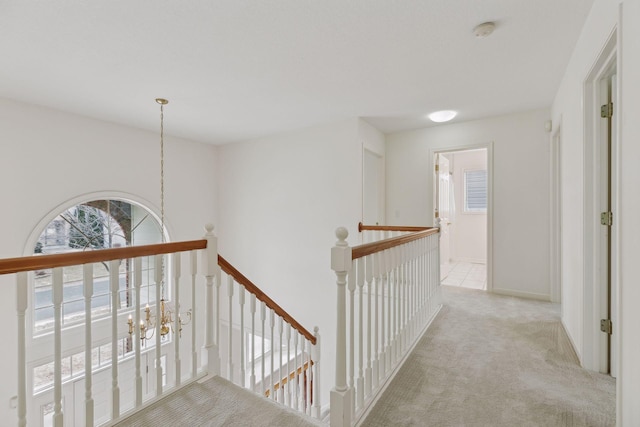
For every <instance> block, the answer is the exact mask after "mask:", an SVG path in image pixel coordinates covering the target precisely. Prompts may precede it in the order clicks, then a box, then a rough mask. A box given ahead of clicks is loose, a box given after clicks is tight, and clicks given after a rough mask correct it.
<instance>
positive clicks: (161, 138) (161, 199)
mask: <svg viewBox="0 0 640 427" xmlns="http://www.w3.org/2000/svg"><path fill="white" fill-rule="evenodd" d="M156 102H157V103H158V104H160V234H161V235H162V243H165V235H164V106H165V105H167V104H168V103H169V101H167V100H166V99H163V98H156ZM160 268H161V269H162V279H161V282H160V286H161V291H162V294H161V298H162V299H164V297H165V295H164V293H165V292H164V287H165V286H164V285H165V280H164V256H163V257H162V261H161V267H160Z"/></svg>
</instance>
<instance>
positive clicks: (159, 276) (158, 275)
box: [154, 255, 164, 396]
mask: <svg viewBox="0 0 640 427" xmlns="http://www.w3.org/2000/svg"><path fill="white" fill-rule="evenodd" d="M163 263H164V257H163V256H162V255H156V256H155V267H154V276H155V282H156V320H155V322H156V324H155V328H156V331H155V332H154V335H155V339H156V348H155V358H156V371H155V372H156V396H162V348H161V345H162V343H161V339H162V335H161V334H160V329H161V327H162V322H161V321H160V319H162V301H161V300H162V298H163V295H162V293H161V290H162V282H163V280H164V277H163V274H164V271H163V270H164V268H163V265H164V264H163Z"/></svg>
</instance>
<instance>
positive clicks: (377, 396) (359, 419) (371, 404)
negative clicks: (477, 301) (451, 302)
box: [353, 304, 442, 427]
mask: <svg viewBox="0 0 640 427" xmlns="http://www.w3.org/2000/svg"><path fill="white" fill-rule="evenodd" d="M441 309H442V304H440V305H439V306H438V308H437V309H436V311H435V312H434V313H433V314H432V315H431V317H430V318H429V320H428V321H427V324H426V325H425V327H424V328H423V330H422V332H420V334H419V335H418V337H417V338H416V340H415V341H414V342H413V344H412V345H411V347H410V348H409V349H408V350H407V351H406V353H405V354H404V355H403V356H402V360H401V361H400V363H398V364H397V365H396V366H395V368H393V371H392V372H391V374H389V376H388V377H387V378H386V379H385V380H384V384H383V385H382V387H380V388H379V389H378V391H377V392H376V394H375V396H373V398H372V399H370V400H369V402H368V404H367V408H366V409H365V410H364V411H363V412H362V413H361V414H359V415H356V418H355V420H354V423H353V425H354V426H356V427H357V426H359V425H360V424H361V423H362V422H363V421H364V420H365V419H366V418H367V416H368V415H369V413H370V412H371V410H372V409H373V407H374V406H376V403H378V400H379V399H380V397H382V395H383V394H384V392H385V390H386V389H387V388H388V387H389V384H391V381H393V379H394V378H395V377H396V374H397V373H398V371H399V370H400V368H401V367H402V366H403V365H404V362H406V361H407V358H408V357H409V355H410V354H411V353H412V352H413V350H414V349H415V348H416V345H418V342H420V340H421V339H422V337H423V336H424V334H425V333H426V332H427V330H429V326H431V324H432V323H433V321H434V320H435V318H436V316H437V315H438V313H440V310H441Z"/></svg>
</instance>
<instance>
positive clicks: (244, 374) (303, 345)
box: [216, 256, 321, 418]
mask: <svg viewBox="0 0 640 427" xmlns="http://www.w3.org/2000/svg"><path fill="white" fill-rule="evenodd" d="M218 260H219V265H220V268H221V270H222V272H223V273H225V274H226V276H227V277H226V283H227V287H226V289H224V290H223V292H224V295H221V296H219V298H216V300H218V301H223V300H226V301H227V308H226V313H224V314H225V319H224V320H223V323H225V327H224V329H225V331H223V332H224V333H225V334H226V336H225V337H223V340H221V341H220V345H221V350H222V352H221V355H222V357H223V359H224V360H223V363H222V367H223V368H222V372H221V375H222V376H223V377H224V378H226V379H228V380H229V381H231V382H235V383H236V384H238V385H240V386H242V387H245V388H247V389H250V390H252V391H254V392H256V393H261V394H262V395H264V396H266V397H268V398H270V399H272V400H274V401H277V402H278V403H281V404H283V405H285V406H288V407H290V408H292V409H294V410H297V411H300V412H302V413H305V414H307V415H309V416H313V417H315V418H320V415H321V405H320V388H319V387H320V371H319V370H320V336H319V333H318V328H317V327H316V328H315V329H314V333H313V334H312V333H311V332H309V331H308V330H307V329H305V328H304V327H303V326H302V325H300V323H298V321H297V320H296V319H295V318H294V317H293V316H291V315H290V314H289V313H287V312H286V311H285V310H284V309H283V308H282V307H280V306H279V305H278V304H276V303H275V302H274V301H273V300H272V299H271V298H269V296H268V295H266V294H265V293H264V292H263V291H262V290H260V288H258V287H257V286H256V285H255V284H254V283H253V282H251V280H249V279H248V278H247V277H245V276H244V275H243V274H242V273H240V272H239V271H238V270H237V269H236V268H235V267H233V266H232V265H231V264H230V263H229V262H228V261H227V260H225V259H224V258H223V257H221V256H219V257H218ZM223 281H224V280H219V281H218V283H223ZM235 295H237V300H236V301H237V303H235V304H234V296H235ZM247 297H248V299H249V304H248V305H249V306H248V307H246V299H247ZM247 308H248V310H247ZM247 323H248V324H247ZM256 323H258V325H256ZM245 337H248V338H245ZM244 354H247V355H248V356H247V357H246V358H245V357H242V355H244ZM312 387H313V389H312Z"/></svg>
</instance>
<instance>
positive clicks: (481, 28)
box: [473, 22, 496, 39]
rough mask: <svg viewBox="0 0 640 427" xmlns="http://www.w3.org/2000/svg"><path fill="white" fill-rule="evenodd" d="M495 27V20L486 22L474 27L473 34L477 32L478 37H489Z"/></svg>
mask: <svg viewBox="0 0 640 427" xmlns="http://www.w3.org/2000/svg"><path fill="white" fill-rule="evenodd" d="M495 29H496V24H495V22H484V23H482V24H480V25H478V26H477V27H475V28H474V29H473V34H475V35H476V37H478V38H480V39H482V38H485V37H489V36H490V35H491V33H493V30H495Z"/></svg>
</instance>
